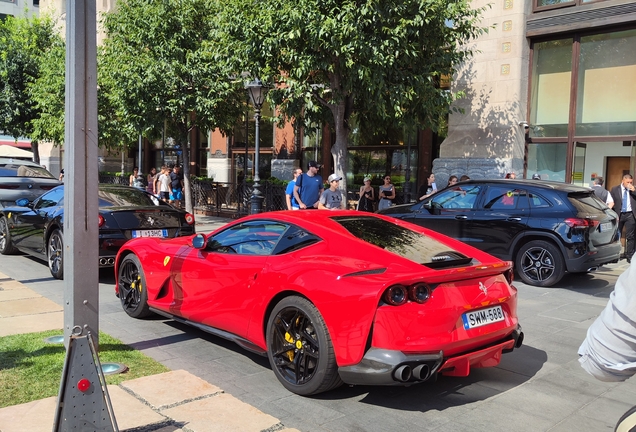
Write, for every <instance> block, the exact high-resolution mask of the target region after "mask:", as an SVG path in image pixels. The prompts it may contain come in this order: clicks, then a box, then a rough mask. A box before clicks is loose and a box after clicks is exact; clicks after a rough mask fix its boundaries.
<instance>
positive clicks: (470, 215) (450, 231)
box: [379, 179, 621, 286]
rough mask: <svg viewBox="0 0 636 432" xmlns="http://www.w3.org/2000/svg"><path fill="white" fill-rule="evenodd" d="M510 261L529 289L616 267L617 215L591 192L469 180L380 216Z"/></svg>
mask: <svg viewBox="0 0 636 432" xmlns="http://www.w3.org/2000/svg"><path fill="white" fill-rule="evenodd" d="M379 213H382V214H386V215H391V216H393V217H396V218H400V219H404V220H407V221H409V222H412V223H416V224H418V225H421V226H424V227H426V228H430V229H433V230H435V231H437V232H440V233H442V234H446V235H447V236H450V237H453V238H455V239H458V240H461V241H463V242H465V243H467V244H469V245H471V246H474V247H476V248H478V249H481V250H483V251H485V252H488V253H490V254H492V255H495V256H496V257H498V258H501V259H504V260H510V261H513V262H514V264H515V269H516V271H517V273H518V274H519V276H520V277H521V279H522V280H523V281H524V282H525V283H527V284H530V285H536V286H552V285H554V284H556V283H557V282H559V280H561V278H562V277H563V275H564V274H565V272H570V273H578V272H589V271H594V270H596V269H597V268H598V267H599V266H601V265H603V264H608V263H612V262H617V261H618V259H619V256H620V252H621V243H620V241H619V235H618V216H617V215H616V213H614V211H612V210H611V209H610V208H608V207H607V206H606V205H605V203H603V202H602V201H601V200H599V199H598V198H596V196H595V195H594V192H592V190H591V189H588V188H584V187H579V186H573V185H569V184H564V183H556V182H549V181H541V180H508V179H506V180H470V181H466V182H460V183H457V184H455V185H454V186H450V187H448V188H446V189H443V190H440V191H439V192H437V193H436V194H435V195H432V196H430V197H429V198H427V199H425V200H423V201H422V202H419V203H416V204H404V205H399V206H394V207H389V208H388V209H385V210H382V211H380V212H379Z"/></svg>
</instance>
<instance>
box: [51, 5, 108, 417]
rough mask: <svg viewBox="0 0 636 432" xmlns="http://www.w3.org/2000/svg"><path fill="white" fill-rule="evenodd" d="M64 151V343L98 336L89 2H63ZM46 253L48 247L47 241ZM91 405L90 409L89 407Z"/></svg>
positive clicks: (93, 28) (93, 48) (93, 51)
mask: <svg viewBox="0 0 636 432" xmlns="http://www.w3.org/2000/svg"><path fill="white" fill-rule="evenodd" d="M67 7H68V9H67V18H66V95H65V99H66V100H65V104H66V107H65V108H66V121H65V137H64V146H65V147H66V151H65V152H64V157H65V164H64V165H65V166H66V178H67V179H70V180H71V181H67V182H65V186H64V188H65V190H64V236H63V243H64V245H63V247H62V252H63V253H62V261H63V266H64V342H65V344H66V346H67V347H68V344H69V339H70V337H71V332H72V329H73V328H74V327H75V326H76V325H77V326H80V327H82V329H83V331H85V332H91V333H92V334H94V335H95V337H96V338H97V337H98V335H99V276H98V275H99V272H98V262H97V260H98V258H99V256H98V247H99V246H98V227H97V214H98V211H99V207H98V204H97V183H98V170H97V169H96V168H97V166H96V165H97V37H96V34H97V22H96V16H97V13H96V3H95V2H94V1H73V2H68V4H67ZM47 250H48V251H49V253H51V252H50V251H51V250H52V248H51V247H50V246H48V245H47ZM91 409H93V408H91Z"/></svg>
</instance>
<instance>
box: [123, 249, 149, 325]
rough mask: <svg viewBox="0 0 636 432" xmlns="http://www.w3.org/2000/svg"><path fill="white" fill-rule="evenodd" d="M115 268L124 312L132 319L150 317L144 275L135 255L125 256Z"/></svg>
mask: <svg viewBox="0 0 636 432" xmlns="http://www.w3.org/2000/svg"><path fill="white" fill-rule="evenodd" d="M117 268H118V270H117V288H118V292H119V300H120V301H121V306H122V308H123V309H124V311H125V312H126V313H127V314H128V315H129V316H131V317H133V318H145V317H147V316H149V315H152V312H151V311H150V307H149V306H148V291H147V286H146V275H145V273H144V269H143V267H142V265H141V262H140V261H139V258H137V255H132V254H131V255H126V257H125V258H124V259H123V260H122V261H121V263H120V264H119V266H118V267H117Z"/></svg>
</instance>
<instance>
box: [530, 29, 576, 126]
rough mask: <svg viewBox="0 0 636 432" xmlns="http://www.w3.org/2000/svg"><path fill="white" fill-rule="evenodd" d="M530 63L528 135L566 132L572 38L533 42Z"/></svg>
mask: <svg viewBox="0 0 636 432" xmlns="http://www.w3.org/2000/svg"><path fill="white" fill-rule="evenodd" d="M533 59H534V60H533V64H532V105H531V110H530V124H531V125H532V126H531V128H530V136H531V137H565V136H567V135H568V118H569V113H570V85H571V81H572V39H571V38H569V39H561V40H555V41H549V42H541V43H536V44H534V47H533Z"/></svg>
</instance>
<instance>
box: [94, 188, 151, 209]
mask: <svg viewBox="0 0 636 432" xmlns="http://www.w3.org/2000/svg"><path fill="white" fill-rule="evenodd" d="M97 194H98V197H99V207H130V206H133V207H138V206H141V207H144V206H154V205H156V204H157V202H156V201H153V200H152V195H150V194H148V193H146V192H144V191H142V190H139V189H135V188H122V187H117V186H115V187H112V186H111V187H109V186H107V185H102V186H100V188H99V191H98V192H97Z"/></svg>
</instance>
